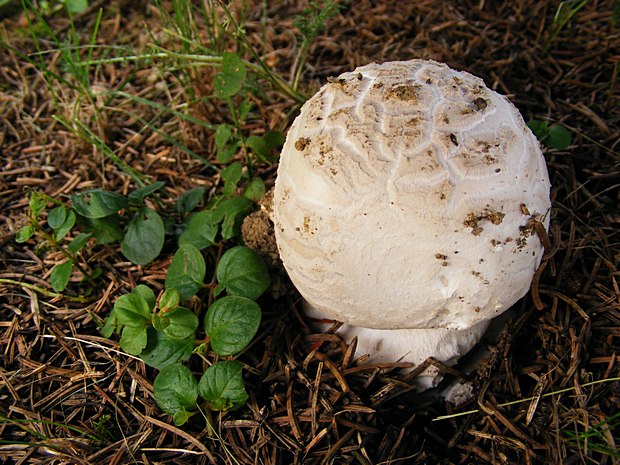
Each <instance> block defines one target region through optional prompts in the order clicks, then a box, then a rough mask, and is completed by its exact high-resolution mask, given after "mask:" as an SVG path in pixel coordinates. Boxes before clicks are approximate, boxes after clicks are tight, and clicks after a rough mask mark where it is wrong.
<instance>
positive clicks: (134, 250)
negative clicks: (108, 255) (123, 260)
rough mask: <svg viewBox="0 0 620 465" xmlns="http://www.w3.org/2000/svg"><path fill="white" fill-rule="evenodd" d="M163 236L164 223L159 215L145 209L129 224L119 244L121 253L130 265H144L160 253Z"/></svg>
mask: <svg viewBox="0 0 620 465" xmlns="http://www.w3.org/2000/svg"><path fill="white" fill-rule="evenodd" d="M165 234H166V230H165V228H164V222H163V221H162V219H161V217H160V216H159V214H158V213H157V212H156V211H155V210H153V209H151V208H148V207H145V208H143V209H142V210H140V211H139V212H138V213H137V214H136V216H135V217H134V218H133V219H132V220H131V222H130V223H129V226H128V228H127V232H126V233H125V237H124V238H123V241H122V242H121V251H122V252H123V255H124V256H125V257H127V259H129V260H130V261H131V262H132V263H135V264H136V265H146V264H148V263H150V262H152V261H153V260H155V258H157V256H158V255H159V253H160V252H161V249H162V248H163V247H164V238H165V237H164V236H165Z"/></svg>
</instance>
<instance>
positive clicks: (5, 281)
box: [0, 278, 88, 303]
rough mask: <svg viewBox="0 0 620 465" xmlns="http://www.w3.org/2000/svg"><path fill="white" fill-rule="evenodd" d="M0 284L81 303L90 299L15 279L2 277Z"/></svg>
mask: <svg viewBox="0 0 620 465" xmlns="http://www.w3.org/2000/svg"><path fill="white" fill-rule="evenodd" d="M0 284H11V285H14V286H19V287H23V288H24V289H31V290H33V291H35V292H38V293H39V294H41V295H44V296H45V297H61V298H63V299H66V300H68V301H69V302H79V303H87V302H88V299H87V298H86V297H71V296H67V295H64V294H61V293H59V292H53V291H48V290H47V289H45V288H43V287H41V286H37V285H35V284H30V283H24V282H22V281H15V280H13V279H6V278H0Z"/></svg>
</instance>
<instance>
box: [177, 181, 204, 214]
mask: <svg viewBox="0 0 620 465" xmlns="http://www.w3.org/2000/svg"><path fill="white" fill-rule="evenodd" d="M206 193H207V188H206V187H203V186H199V187H194V188H192V189H189V190H188V191H185V192H183V194H181V195H180V196H179V198H178V199H177V203H176V210H177V212H178V213H179V215H181V216H183V215H185V214H187V213H190V212H191V211H193V210H194V209H195V208H196V207H197V206H198V205H199V204H200V202H202V200H203V199H204V197H205V194H206Z"/></svg>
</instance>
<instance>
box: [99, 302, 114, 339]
mask: <svg viewBox="0 0 620 465" xmlns="http://www.w3.org/2000/svg"><path fill="white" fill-rule="evenodd" d="M116 323H117V321H116V312H115V311H114V309H112V311H111V312H110V314H109V315H108V316H107V318H106V319H105V320H104V321H103V326H102V327H101V334H103V335H104V336H105V337H107V338H109V337H112V334H113V333H114V330H115V329H116Z"/></svg>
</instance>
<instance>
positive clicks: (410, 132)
mask: <svg viewBox="0 0 620 465" xmlns="http://www.w3.org/2000/svg"><path fill="white" fill-rule="evenodd" d="M549 189H550V185H549V179H548V175H547V170H546V166H545V162H544V158H543V156H542V153H541V151H540V147H539V145H538V142H537V140H536V139H535V137H534V136H533V134H532V133H531V131H530V130H529V129H528V128H527V127H526V126H525V124H524V122H523V119H522V118H521V116H520V115H519V113H518V111H517V110H516V108H515V107H514V106H513V105H512V104H511V103H510V102H509V101H508V99H506V98H505V97H503V96H501V95H499V94H497V93H496V92H494V91H492V90H490V89H488V88H487V87H486V86H485V85H484V82H483V81H482V80H481V79H479V78H476V77H474V76H472V75H470V74H468V73H465V72H459V71H455V70H452V69H450V68H449V67H448V66H446V65H444V64H441V63H437V62H433V61H424V60H412V61H406V62H390V63H384V64H370V65H367V66H363V67H360V68H358V69H356V70H355V71H353V72H351V73H344V74H342V75H341V76H339V77H338V78H337V79H332V80H330V82H329V83H328V84H326V85H325V86H323V88H321V90H319V92H317V94H316V95H314V96H313V97H312V98H311V99H310V100H309V101H308V102H306V104H305V105H304V106H303V107H302V109H301V113H300V115H299V116H298V117H297V119H296V120H295V122H294V123H293V125H292V127H291V129H290V131H289V133H288V136H287V141H286V143H285V145H284V148H283V151H282V156H281V160H280V166H279V169H278V177H277V181H276V186H275V194H274V222H275V226H276V230H275V233H276V239H277V242H278V248H279V251H280V256H281V258H282V261H283V263H284V266H285V268H286V270H287V272H288V274H289V276H290V278H291V280H292V281H293V283H294V284H295V286H296V287H297V289H298V290H299V292H300V293H301V294H302V295H303V297H304V298H305V299H306V300H307V301H308V302H309V303H310V304H311V305H312V306H313V307H315V308H316V309H318V310H319V311H321V312H323V314H325V315H327V316H328V317H330V318H333V319H336V320H339V321H342V322H344V323H347V324H349V325H354V326H362V327H367V328H376V329H406V328H421V329H428V328H448V329H457V330H466V329H469V328H471V327H472V326H473V325H476V324H477V323H478V322H481V321H485V320H489V319H491V318H493V317H494V316H496V315H498V314H499V313H501V312H503V311H504V310H506V309H507V308H509V307H510V306H511V305H512V304H514V303H515V302H516V301H517V300H518V299H519V298H521V297H522V296H523V295H524V294H525V293H526V292H527V290H528V288H529V285H530V282H531V279H532V276H533V273H534V271H535V269H536V267H537V266H538V264H539V263H540V260H541V258H542V254H543V250H542V246H541V244H540V241H539V240H538V238H537V237H536V236H533V235H529V234H525V233H524V231H526V230H527V228H528V227H529V225H530V224H531V220H532V218H536V219H538V220H540V221H542V222H543V224H544V225H545V226H547V225H548V221H549V219H548V212H549V209H550V200H549ZM523 205H525V206H526V208H523ZM437 257H440V258H437Z"/></svg>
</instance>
